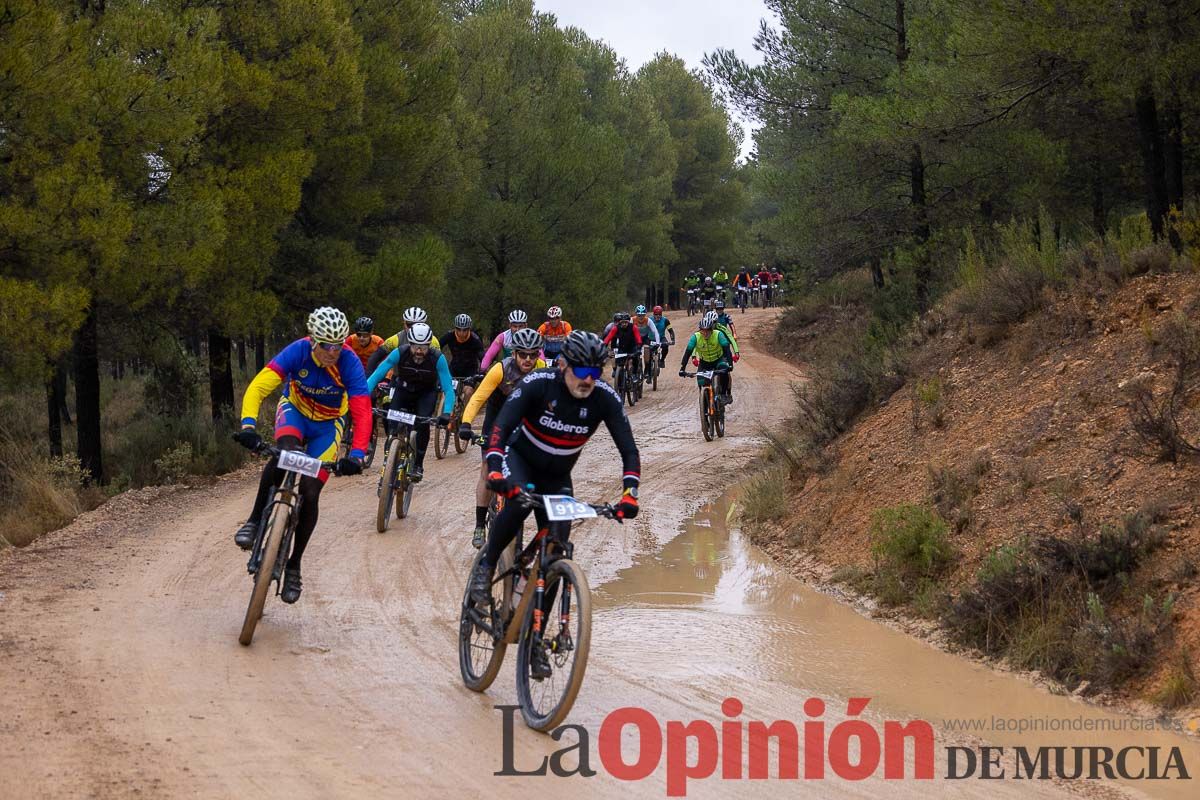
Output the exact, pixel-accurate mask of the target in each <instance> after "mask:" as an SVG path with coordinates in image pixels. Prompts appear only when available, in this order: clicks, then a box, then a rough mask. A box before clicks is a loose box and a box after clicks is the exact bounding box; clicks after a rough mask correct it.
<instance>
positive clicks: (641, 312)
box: [633, 303, 646, 317]
mask: <svg viewBox="0 0 1200 800" xmlns="http://www.w3.org/2000/svg"><path fill="white" fill-rule="evenodd" d="M633 313H634V314H637V315H638V316H639V317H644V316H646V307H645V306H644V305H642V304H641V303H638V307H637V308H635V309H634V310H633Z"/></svg>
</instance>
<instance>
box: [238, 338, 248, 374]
mask: <svg viewBox="0 0 1200 800" xmlns="http://www.w3.org/2000/svg"><path fill="white" fill-rule="evenodd" d="M237 353H238V369H240V370H241V371H242V372H245V371H246V337H245V336H242V337H241V338H239V339H238V346H237Z"/></svg>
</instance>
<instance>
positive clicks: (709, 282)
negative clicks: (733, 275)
mask: <svg viewBox="0 0 1200 800" xmlns="http://www.w3.org/2000/svg"><path fill="white" fill-rule="evenodd" d="M712 282H713V281H712V276H711V275H710V276H709V277H707V278H705V279H704V285H705V286H711V285H712Z"/></svg>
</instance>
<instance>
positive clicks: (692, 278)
mask: <svg viewBox="0 0 1200 800" xmlns="http://www.w3.org/2000/svg"><path fill="white" fill-rule="evenodd" d="M683 285H684V287H685V288H688V289H695V288H696V287H697V286H699V285H700V276H699V275H688V276H687V277H686V278H684V279H683Z"/></svg>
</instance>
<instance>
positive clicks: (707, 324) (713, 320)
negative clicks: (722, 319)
mask: <svg viewBox="0 0 1200 800" xmlns="http://www.w3.org/2000/svg"><path fill="white" fill-rule="evenodd" d="M716 326H717V312H715V311H708V312H705V314H704V316H703V317H701V318H700V330H712V329H713V328H715V327H716Z"/></svg>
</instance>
